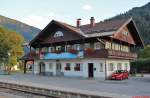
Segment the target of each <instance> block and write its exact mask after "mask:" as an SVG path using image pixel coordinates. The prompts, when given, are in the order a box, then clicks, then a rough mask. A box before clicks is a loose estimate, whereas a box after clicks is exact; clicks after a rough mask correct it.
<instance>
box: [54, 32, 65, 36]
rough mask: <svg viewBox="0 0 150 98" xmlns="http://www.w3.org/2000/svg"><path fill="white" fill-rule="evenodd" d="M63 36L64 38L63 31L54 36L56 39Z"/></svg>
mask: <svg viewBox="0 0 150 98" xmlns="http://www.w3.org/2000/svg"><path fill="white" fill-rule="evenodd" d="M61 36H64V34H63V32H61V31H57V32H55V34H54V37H61Z"/></svg>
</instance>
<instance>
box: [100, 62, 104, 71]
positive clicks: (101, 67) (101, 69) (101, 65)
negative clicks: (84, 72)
mask: <svg viewBox="0 0 150 98" xmlns="http://www.w3.org/2000/svg"><path fill="white" fill-rule="evenodd" d="M100 72H103V63H100Z"/></svg>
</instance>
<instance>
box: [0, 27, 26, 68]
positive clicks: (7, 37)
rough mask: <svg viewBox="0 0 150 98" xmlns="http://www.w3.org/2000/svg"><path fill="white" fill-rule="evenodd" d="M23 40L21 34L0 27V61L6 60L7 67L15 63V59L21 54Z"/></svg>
mask: <svg viewBox="0 0 150 98" xmlns="http://www.w3.org/2000/svg"><path fill="white" fill-rule="evenodd" d="M23 42H24V39H23V37H22V36H21V35H19V34H17V33H16V32H14V31H9V30H6V29H4V28H2V27H0V61H1V62H3V61H4V60H5V61H7V67H8V68H9V69H10V68H11V66H13V65H15V64H17V59H18V58H20V57H21V56H22V55H23V47H22V44H23ZM8 53H9V54H10V55H8ZM4 58H5V59H4Z"/></svg>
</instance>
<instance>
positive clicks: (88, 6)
mask: <svg viewBox="0 0 150 98" xmlns="http://www.w3.org/2000/svg"><path fill="white" fill-rule="evenodd" d="M82 9H83V10H86V11H91V10H92V9H93V7H92V6H91V5H90V4H86V5H84V6H82Z"/></svg>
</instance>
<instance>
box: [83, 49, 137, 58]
mask: <svg viewBox="0 0 150 98" xmlns="http://www.w3.org/2000/svg"><path fill="white" fill-rule="evenodd" d="M84 57H86V58H118V59H129V60H130V59H131V60H132V59H136V58H137V54H136V53H131V52H122V51H116V50H109V49H101V50H95V51H94V52H93V53H92V54H86V53H84Z"/></svg>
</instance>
